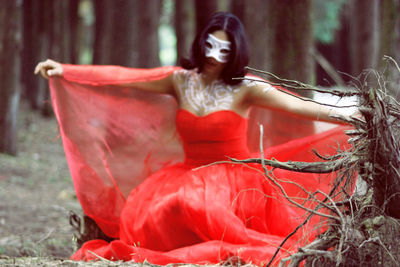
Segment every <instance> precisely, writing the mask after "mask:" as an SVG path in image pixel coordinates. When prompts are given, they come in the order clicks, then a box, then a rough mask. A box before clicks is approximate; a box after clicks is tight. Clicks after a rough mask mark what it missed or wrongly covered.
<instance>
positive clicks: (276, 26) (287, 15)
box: [266, 0, 314, 95]
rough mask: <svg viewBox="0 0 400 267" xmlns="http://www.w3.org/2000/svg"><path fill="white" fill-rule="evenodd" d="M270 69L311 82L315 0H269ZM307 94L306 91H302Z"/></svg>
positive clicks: (284, 76) (278, 73)
mask: <svg viewBox="0 0 400 267" xmlns="http://www.w3.org/2000/svg"><path fill="white" fill-rule="evenodd" d="M267 3H268V7H267V12H268V16H267V19H268V20H267V27H266V28H267V31H268V34H267V37H268V44H269V46H268V54H269V55H270V57H269V59H270V60H269V61H268V62H267V64H268V69H269V70H270V71H271V72H273V73H275V74H276V75H278V76H280V77H282V78H286V79H293V80H298V81H301V82H305V83H310V82H311V78H312V75H313V70H314V68H313V59H312V56H311V53H310V52H311V49H312V47H313V38H312V24H311V4H312V0H287V1H280V0H270V1H267ZM298 93H300V94H302V95H307V94H305V93H303V92H298Z"/></svg>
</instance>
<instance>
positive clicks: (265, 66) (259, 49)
mask: <svg viewBox="0 0 400 267" xmlns="http://www.w3.org/2000/svg"><path fill="white" fill-rule="evenodd" d="M245 10H246V11H245V18H244V24H245V27H246V30H247V33H248V38H249V42H250V48H251V60H250V66H253V67H256V68H259V69H262V70H267V71H269V72H272V73H274V74H275V75H277V76H279V77H281V78H285V79H292V80H298V81H301V82H306V83H310V82H311V78H312V74H313V70H314V68H313V59H312V55H311V53H310V52H311V49H312V47H313V38H312V27H311V0H285V1H280V0H269V1H263V0H254V1H251V2H250V1H247V2H246V3H245ZM260 10H262V12H260ZM254 14H257V15H256V16H255V15H254ZM297 93H299V94H302V95H305V96H308V93H305V92H304V91H298V92H297ZM252 112H253V116H252V118H253V119H254V120H256V121H257V122H263V124H264V125H265V132H268V131H269V129H268V127H271V128H274V129H275V130H277V131H279V132H281V134H280V135H276V136H268V137H267V138H265V140H264V144H265V145H266V146H270V145H276V144H280V143H284V142H287V141H289V140H291V139H293V138H298V137H302V136H306V135H310V134H312V133H314V124H313V122H311V121H306V120H299V119H298V118H294V117H290V116H287V114H282V113H280V112H274V113H273V114H271V116H269V117H267V116H265V115H261V114H264V113H262V112H259V111H258V110H257V109H253V111H252ZM282 121H285V124H284V125H282ZM251 125H256V124H254V123H253V124H251ZM287 125H291V127H292V128H291V129H288V128H287ZM250 130H251V131H252V132H257V131H256V130H254V129H253V130H252V129H250ZM252 140H253V141H251V142H253V143H250V144H249V146H250V147H257V145H258V142H259V141H258V140H259V139H258V137H257V136H255V137H254V138H252Z"/></svg>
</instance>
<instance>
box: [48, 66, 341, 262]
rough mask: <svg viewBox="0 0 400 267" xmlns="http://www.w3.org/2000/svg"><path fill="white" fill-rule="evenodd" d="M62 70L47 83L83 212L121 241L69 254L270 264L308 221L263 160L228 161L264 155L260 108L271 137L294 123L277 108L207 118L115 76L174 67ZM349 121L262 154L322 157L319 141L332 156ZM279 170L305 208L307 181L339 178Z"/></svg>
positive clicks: (310, 232)
mask: <svg viewBox="0 0 400 267" xmlns="http://www.w3.org/2000/svg"><path fill="white" fill-rule="evenodd" d="M63 68H64V77H63V78H51V79H50V87H51V93H52V102H53V105H54V111H55V114H56V117H57V120H58V122H59V125H60V132H61V136H62V139H63V144H64V149H65V153H66V157H67V160H68V164H69V167H70V171H71V176H72V178H73V182H74V186H75V189H76V192H77V196H78V199H79V201H80V203H81V205H82V207H83V210H84V212H85V214H86V215H88V216H90V217H91V218H93V219H94V220H95V221H96V223H97V224H98V225H99V226H100V227H101V229H102V230H103V231H104V232H105V233H106V234H107V235H109V236H111V237H114V238H117V239H118V240H116V241H113V242H111V243H107V242H105V241H102V240H92V241H89V242H87V243H85V244H84V245H83V247H82V248H81V249H80V250H78V251H77V252H76V253H75V254H74V255H73V256H72V259H75V260H92V259H96V257H97V256H96V255H98V256H101V257H104V258H107V259H111V260H134V261H137V262H143V261H144V260H147V261H149V262H151V263H154V264H169V263H219V262H221V261H224V260H227V259H229V258H232V257H238V258H240V259H241V260H242V261H245V262H252V263H255V264H259V265H262V264H265V263H266V262H268V261H269V259H270V258H271V257H272V255H273V254H274V252H275V250H276V248H277V247H278V246H279V244H280V243H281V242H282V241H283V239H284V238H285V237H286V236H287V235H288V234H289V233H291V232H292V231H293V230H294V229H295V228H296V227H297V225H299V224H300V223H301V222H302V220H304V219H305V217H304V216H305V212H304V210H302V209H299V208H297V207H295V206H294V205H293V204H292V203H289V202H288V201H287V200H286V199H285V198H284V197H283V195H282V191H281V189H280V188H279V187H277V186H276V185H274V184H273V182H272V181H271V180H270V179H268V178H267V177H266V176H265V174H264V173H263V170H262V168H261V167H260V166H258V165H254V164H250V165H244V164H234V163H229V162H227V160H228V158H227V156H229V157H232V158H237V159H246V158H249V157H254V156H259V153H258V154H256V153H255V152H254V151H255V150H256V147H255V145H251V143H252V142H253V143H254V140H252V139H251V137H252V136H253V135H254V133H256V132H257V131H256V130H255V129H257V128H256V127H254V126H253V124H254V123H255V121H256V118H257V117H262V118H263V123H264V124H265V128H266V129H267V130H266V133H265V137H264V138H265V139H266V140H268V136H271V137H274V136H277V137H281V136H280V134H279V132H280V131H282V127H283V128H286V129H293V128H290V127H293V126H292V125H287V124H286V125H285V116H287V115H286V114H278V115H277V116H280V118H281V119H280V122H281V123H280V124H279V125H268V120H266V119H265V118H268V117H270V113H268V111H264V110H263V111H260V110H257V111H256V112H254V111H253V112H252V113H251V116H250V119H247V118H244V117H241V116H240V115H238V114H236V113H235V112H233V111H229V110H222V111H217V112H213V113H211V114H209V115H206V116H202V117H199V116H196V115H194V114H192V113H190V112H189V111H187V110H184V109H177V105H176V103H175V102H174V100H173V98H171V97H169V96H166V95H157V94H151V93H143V92H139V91H134V90H132V89H131V88H126V87H124V86H120V85H118V84H124V83H130V82H138V81H151V80H155V79H160V78H163V77H165V76H166V75H169V74H171V73H172V72H173V71H175V70H177V68H176V67H162V68H156V69H148V70H144V69H128V68H121V67H116V66H102V67H100V66H97V67H95V66H73V65H63ZM263 114H264V115H265V116H262V115H263ZM286 121H287V120H286ZM298 125H303V126H302V127H300V126H298V128H296V129H295V130H294V131H295V132H296V133H300V134H301V133H303V134H304V133H309V132H310V131H314V129H313V126H310V124H298ZM275 128H276V130H277V131H275ZM343 129H344V127H336V128H333V129H332V130H329V131H327V132H322V133H318V134H314V135H311V136H305V137H301V138H296V139H294V140H292V141H288V140H285V139H283V138H280V141H275V142H276V143H274V144H272V145H273V146H271V143H270V142H269V143H267V144H268V145H269V146H270V147H267V148H266V149H265V151H264V154H265V157H266V158H272V157H273V158H276V159H278V160H302V161H315V160H318V159H317V157H316V156H315V155H314V154H313V153H312V152H311V149H312V148H315V149H317V150H318V151H319V152H320V153H321V154H323V155H327V154H328V155H333V154H335V152H336V151H337V149H338V148H340V149H346V147H348V145H347V143H346V137H345V135H344V134H343ZM257 130H258V129H257ZM297 137H299V136H297ZM278 139H279V138H275V139H274V140H278ZM283 141H285V143H282V142H283ZM286 141H288V142H286ZM278 142H279V143H280V144H279V143H278ZM249 144H250V145H249ZM221 161H225V162H224V163H215V162H221ZM272 175H273V176H274V177H276V178H277V179H278V180H279V181H280V183H281V185H282V188H283V189H284V190H285V192H286V194H287V195H288V196H290V197H292V198H293V199H295V201H297V202H299V203H303V204H304V203H305V205H306V206H308V207H313V206H315V203H313V202H311V201H310V202H302V201H303V200H304V198H306V197H307V194H306V193H305V191H304V190H306V191H309V192H314V191H315V190H317V189H318V190H321V191H323V192H329V190H330V189H331V188H332V180H333V178H334V175H333V174H325V175H316V174H299V173H293V172H289V171H284V170H278V169H276V170H273V171H272ZM293 182H296V183H298V184H300V185H301V186H302V187H303V189H304V190H302V189H300V188H299V187H298V186H296V185H295V184H293ZM323 224H324V220H322V219H321V218H318V217H317V216H316V217H315V218H314V219H313V220H311V221H310V222H309V223H308V224H307V225H305V226H304V227H303V228H302V230H300V231H298V232H297V233H296V234H295V235H294V237H293V238H291V239H289V240H288V241H287V242H286V243H285V245H284V248H283V249H282V250H281V251H282V252H281V253H280V254H279V257H284V256H287V255H288V253H291V252H293V251H295V250H296V248H297V247H299V246H301V245H304V244H305V243H307V242H309V241H310V240H312V239H313V238H314V237H315V236H316V235H317V234H318V233H319V231H320V230H321V228H319V226H321V225H323ZM318 229H319V230H318ZM322 229H323V228H322ZM279 257H278V258H277V261H276V262H278V261H279Z"/></svg>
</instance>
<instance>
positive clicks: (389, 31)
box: [378, 0, 400, 66]
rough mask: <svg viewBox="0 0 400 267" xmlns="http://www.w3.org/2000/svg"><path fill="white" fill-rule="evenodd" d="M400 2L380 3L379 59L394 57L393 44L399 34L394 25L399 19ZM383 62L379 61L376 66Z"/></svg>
mask: <svg viewBox="0 0 400 267" xmlns="http://www.w3.org/2000/svg"><path fill="white" fill-rule="evenodd" d="M398 6H400V1H398V0H382V1H380V10H381V12H380V13H381V14H380V16H381V23H380V25H381V27H380V28H381V29H380V52H379V57H380V58H382V56H384V55H387V56H391V57H395V49H394V48H395V43H396V38H398V35H399V34H393V33H395V32H396V23H397V21H398V20H399V18H400V15H399V12H400V10H399V9H400V8H399V7H398ZM382 64H383V61H382V60H379V62H378V65H379V66H382Z"/></svg>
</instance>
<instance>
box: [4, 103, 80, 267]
mask: <svg viewBox="0 0 400 267" xmlns="http://www.w3.org/2000/svg"><path fill="white" fill-rule="evenodd" d="M18 123H19V134H18V150H19V152H18V156H17V157H13V156H9V155H5V154H0V265H1V266H3V265H24V264H23V262H21V258H20V257H50V258H51V259H56V258H60V259H67V258H68V257H69V256H70V255H71V253H72V252H73V251H74V249H75V248H74V246H75V245H74V242H73V240H72V237H73V229H72V227H70V225H69V220H68V216H69V212H70V210H73V211H75V212H77V213H80V212H81V209H80V206H79V203H78V200H77V199H76V197H75V193H74V189H73V185H72V181H71V178H70V174H69V171H68V166H67V163H66V159H65V155H64V151H63V148H62V143H61V139H60V138H59V137H58V136H59V134H58V128H57V123H56V121H55V119H54V118H48V119H46V118H43V117H41V116H40V114H38V113H35V112H32V111H31V110H30V109H29V108H28V107H27V106H26V105H25V104H23V103H22V104H21V110H20V113H19V122H18ZM35 265H39V266H40V264H34V263H33V262H31V263H27V264H26V266H35ZM57 265H58V264H57ZM64 266H65V265H64ZM71 266H75V265H71Z"/></svg>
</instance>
